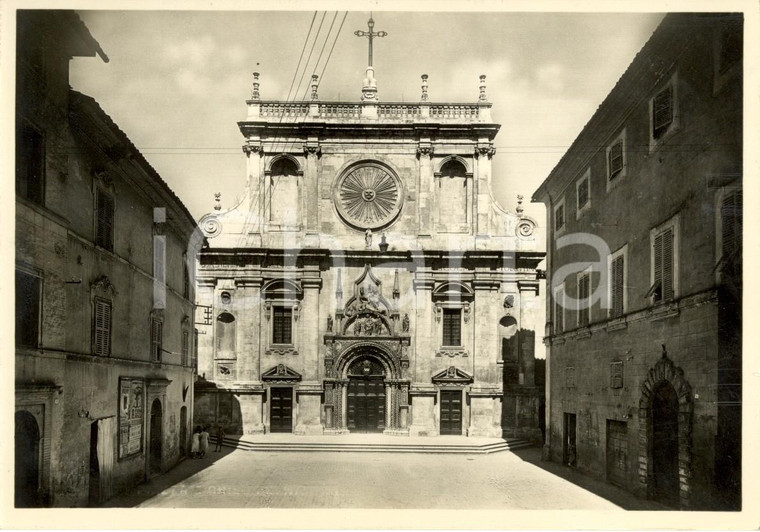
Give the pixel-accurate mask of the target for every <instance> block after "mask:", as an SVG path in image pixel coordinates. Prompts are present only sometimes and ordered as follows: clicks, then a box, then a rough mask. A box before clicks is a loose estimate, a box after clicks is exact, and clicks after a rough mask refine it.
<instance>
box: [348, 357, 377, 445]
mask: <svg viewBox="0 0 760 532" xmlns="http://www.w3.org/2000/svg"><path fill="white" fill-rule="evenodd" d="M347 401H348V404H347V417H348V430H349V431H351V432H382V431H383V429H384V428H385V370H384V369H383V366H382V364H381V363H380V362H379V361H378V360H377V359H376V358H374V357H372V356H361V357H359V358H357V359H356V360H355V361H353V362H352V363H351V365H350V366H349V368H348V395H347Z"/></svg>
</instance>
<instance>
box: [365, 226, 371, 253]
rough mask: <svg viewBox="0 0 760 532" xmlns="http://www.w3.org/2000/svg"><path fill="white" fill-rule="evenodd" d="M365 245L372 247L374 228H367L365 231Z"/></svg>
mask: <svg viewBox="0 0 760 532" xmlns="http://www.w3.org/2000/svg"><path fill="white" fill-rule="evenodd" d="M364 245H365V246H366V247H367V249H370V248H371V247H372V229H367V230H366V231H365V232H364Z"/></svg>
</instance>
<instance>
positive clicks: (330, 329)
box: [327, 314, 333, 332]
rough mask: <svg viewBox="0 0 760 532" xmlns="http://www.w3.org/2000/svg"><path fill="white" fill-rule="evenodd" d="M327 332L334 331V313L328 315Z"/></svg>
mask: <svg viewBox="0 0 760 532" xmlns="http://www.w3.org/2000/svg"><path fill="white" fill-rule="evenodd" d="M327 332H333V317H332V314H328V315H327Z"/></svg>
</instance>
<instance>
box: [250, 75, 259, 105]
mask: <svg viewBox="0 0 760 532" xmlns="http://www.w3.org/2000/svg"><path fill="white" fill-rule="evenodd" d="M260 97H261V96H260V95H259V73H258V72H254V73H253V90H252V91H251V100H258V99H259V98H260Z"/></svg>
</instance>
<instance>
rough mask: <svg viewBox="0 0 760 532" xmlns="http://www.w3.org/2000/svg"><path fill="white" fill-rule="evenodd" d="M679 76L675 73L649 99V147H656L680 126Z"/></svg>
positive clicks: (651, 148)
mask: <svg viewBox="0 0 760 532" xmlns="http://www.w3.org/2000/svg"><path fill="white" fill-rule="evenodd" d="M676 80H677V77H676V75H675V74H674V75H673V76H672V77H671V78H670V80H669V81H668V82H667V83H666V84H665V86H663V87H662V88H660V89H659V90H658V91H657V93H656V94H655V95H654V97H652V99H651V100H649V149H650V150H653V149H656V148H657V147H658V146H659V145H660V144H661V143H662V142H663V141H664V140H665V138H666V137H668V136H669V135H670V134H671V133H673V132H674V131H676V129H677V128H678V100H677V91H676V88H677V83H676Z"/></svg>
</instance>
